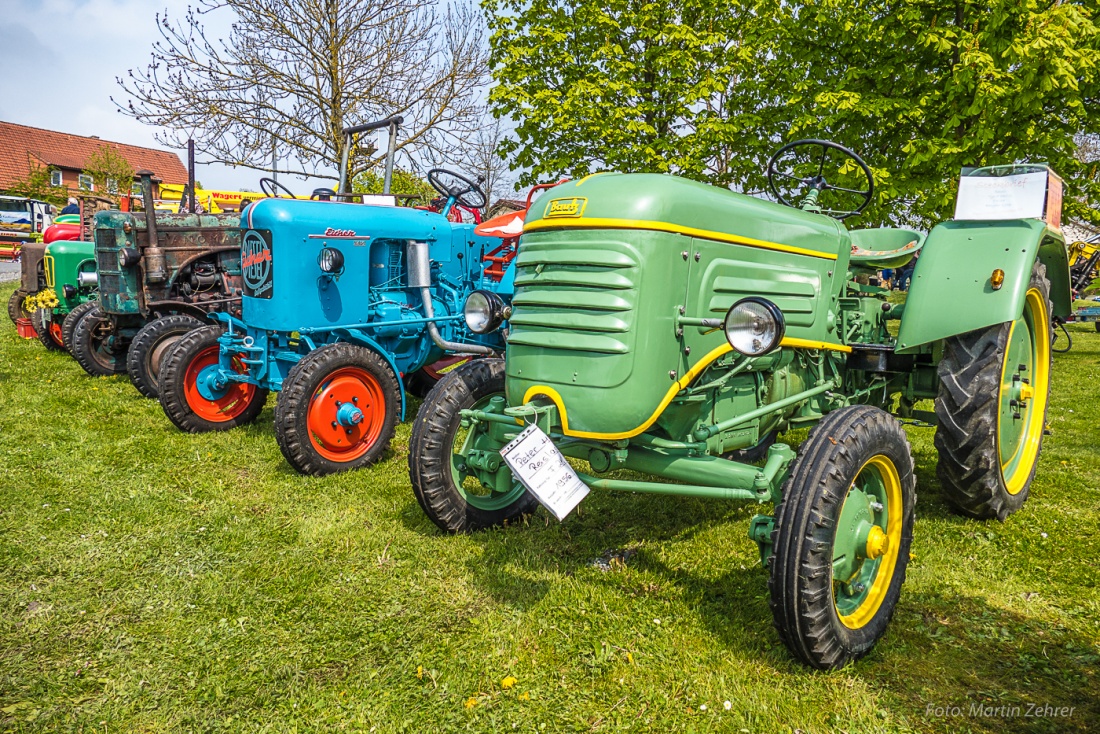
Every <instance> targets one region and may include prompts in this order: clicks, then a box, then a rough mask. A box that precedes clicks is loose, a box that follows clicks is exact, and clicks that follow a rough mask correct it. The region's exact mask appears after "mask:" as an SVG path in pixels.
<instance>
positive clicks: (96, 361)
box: [69, 304, 126, 377]
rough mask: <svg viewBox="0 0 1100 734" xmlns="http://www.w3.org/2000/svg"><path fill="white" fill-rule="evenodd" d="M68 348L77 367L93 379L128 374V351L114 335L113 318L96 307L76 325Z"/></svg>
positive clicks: (89, 310) (85, 314)
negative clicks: (81, 368)
mask: <svg viewBox="0 0 1100 734" xmlns="http://www.w3.org/2000/svg"><path fill="white" fill-rule="evenodd" d="M69 349H70V351H71V352H72V354H73V357H75V358H76V361H77V364H79V365H80V366H81V367H83V368H84V371H85V372H87V373H88V374H89V375H91V376H92V377H103V376H106V375H117V374H120V373H122V372H125V371H126V348H125V346H123V345H122V344H120V342H119V341H118V337H117V335H115V334H114V327H113V325H112V324H111V319H110V317H108V316H107V314H105V313H104V312H103V309H101V308H100V307H99V305H98V304H96V305H95V306H94V307H93V308H90V309H88V311H87V312H86V313H84V315H83V316H81V317H80V321H78V322H77V323H76V324H75V325H74V326H73V338H72V343H71V344H70V345H69Z"/></svg>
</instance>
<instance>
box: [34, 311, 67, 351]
mask: <svg viewBox="0 0 1100 734" xmlns="http://www.w3.org/2000/svg"><path fill="white" fill-rule="evenodd" d="M31 323H33V324H34V330H35V331H36V332H38V341H40V342H42V346H44V347H45V348H46V349H48V350H50V351H51V352H64V351H65V338H64V336H62V332H61V322H58V321H55V320H54V313H53V309H50V308H40V309H38V310H37V311H35V312H34V314H33V315H32V316H31Z"/></svg>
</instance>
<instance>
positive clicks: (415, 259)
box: [405, 240, 493, 355]
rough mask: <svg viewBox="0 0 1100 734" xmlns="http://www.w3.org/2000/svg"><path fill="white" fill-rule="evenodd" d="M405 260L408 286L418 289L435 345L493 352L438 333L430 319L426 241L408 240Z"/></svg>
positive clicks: (451, 349) (467, 351)
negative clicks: (447, 338) (449, 339)
mask: <svg viewBox="0 0 1100 734" xmlns="http://www.w3.org/2000/svg"><path fill="white" fill-rule="evenodd" d="M405 260H406V263H407V265H408V268H409V287H410V288H417V289H419V291H420V299H421V300H422V301H423V302H424V316H425V317H426V318H428V319H429V321H428V336H430V337H431V338H432V341H433V342H435V345H436V346H437V347H439V348H440V349H443V350H446V351H448V352H456V353H458V354H486V355H488V354H493V350H492V348H491V347H486V346H482V345H481V344H461V343H459V342H449V341H447V340H446V339H444V338H443V335H442V334H440V333H439V328H438V327H437V326H436V325H435V321H432V320H431V319H434V318H435V311H434V309H433V308H432V293H431V287H432V261H431V259H430V258H429V256H428V243H427V242H413V241H411V240H410V241H409V245H408V249H407V250H406V258H405Z"/></svg>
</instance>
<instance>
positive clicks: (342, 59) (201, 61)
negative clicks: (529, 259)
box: [115, 0, 487, 178]
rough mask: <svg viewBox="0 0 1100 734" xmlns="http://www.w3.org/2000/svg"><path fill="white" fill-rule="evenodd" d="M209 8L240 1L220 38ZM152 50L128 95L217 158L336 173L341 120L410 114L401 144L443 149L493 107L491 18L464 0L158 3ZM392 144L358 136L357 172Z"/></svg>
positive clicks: (154, 119)
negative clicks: (176, 11) (276, 158)
mask: <svg viewBox="0 0 1100 734" xmlns="http://www.w3.org/2000/svg"><path fill="white" fill-rule="evenodd" d="M212 13H232V14H234V16H235V17H234V20H233V23H232V26H231V30H230V32H229V33H228V37H227V38H224V39H223V38H213V37H212V36H213V32H208V30H207V21H208V20H210V21H211V23H210V25H214V24H213V20H214V18H215V16H212V15H211V14H212ZM157 22H158V27H159V30H160V34H161V39H160V40H158V41H156V42H155V43H154V44H153V51H152V62H151V63H150V64H149V65H148V66H147V67H146V68H145V69H144V70H137V71H135V70H133V69H131V70H130V72H129V74H128V76H127V77H126V78H120V79H118V83H119V85H120V86H121V87H122V89H123V90H124V91H125V93H126V95H127V97H128V98H127V99H125V100H124V101H123V102H119V101H118V100H115V103H116V104H117V105H118V106H119V108H120V109H121V110H122V111H123V112H124V113H125V114H128V115H130V116H132V117H134V118H136V119H138V120H141V121H142V122H145V123H148V124H150V125H156V126H159V127H162V128H164V129H165V132H163V133H160V134H159V135H158V139H159V140H160V142H162V143H163V144H165V145H169V146H172V147H182V145H183V144H184V143H185V141H186V140H187V138H188V137H193V138H194V139H195V143H196V148H197V150H199V151H200V153H202V154H203V155H205V156H206V157H208V158H209V159H210V160H212V161H216V162H219V163H227V164H230V165H236V166H244V167H247V168H254V169H258V170H263V169H265V168H268V167H269V161H270V160H271V157H272V151H273V148H274V149H277V150H278V151H279V155H280V158H281V167H282V166H286V170H287V171H288V172H289V173H294V174H298V175H302V176H319V177H322V178H335V177H336V175H335V173H334V171H335V169H336V168H338V166H339V162H340V158H341V152H342V148H341V146H342V145H343V140H342V135H341V130H342V128H343V127H345V126H348V125H353V124H357V123H362V122H369V121H371V120H375V119H380V118H383V117H388V116H390V115H396V114H400V115H403V116H404V118H405V121H404V123H403V125H402V127H401V129H400V130H399V131H398V138H397V147H398V149H399V150H400V151H402V152H403V153H404V154H405V155H408V156H412V157H413V159H414V160H415V158H416V155H417V153H416V151H421V150H423V151H425V152H427V153H428V154H429V157H431V158H442V157H446V156H448V155H449V154H452V153H453V152H454V151H455V150H456V149H458V148H459V145H460V143H461V142H462V140H463V139H464V138H466V137H468V136H469V134H470V133H471V132H472V131H474V130H475V129H477V128H478V126H479V125H480V124H481V123H482V120H483V105H482V103H481V102H480V98H481V95H480V94H479V91H480V89H479V88H481V87H482V86H483V85H484V84H485V83H486V81H487V55H486V44H485V31H484V20H483V19H482V17H481V15H480V13H479V11H478V9H477V8H476V7H474V6H473V5H471V4H468V3H467V2H464V1H463V0H458V1H449V0H197V2H196V4H195V5H189V6H188V8H187V11H186V13H185V14H184V16H183V19H182V20H175V21H173V20H170V19H169V18H168V16H167V14H165V15H160V14H158V15H157ZM383 154H384V147H382V146H374V145H373V144H372V142H371V141H370V140H364V142H363V144H362V145H359V144H355V145H353V149H352V155H351V163H350V168H351V171H350V174H351V177H352V178H354V177H355V176H356V175H358V174H360V173H362V172H364V171H366V170H369V169H371V168H372V167H373V166H375V165H376V164H377V163H378V162H379V161H380V160H381V158H382V156H383Z"/></svg>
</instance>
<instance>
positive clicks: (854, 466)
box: [768, 405, 916, 670]
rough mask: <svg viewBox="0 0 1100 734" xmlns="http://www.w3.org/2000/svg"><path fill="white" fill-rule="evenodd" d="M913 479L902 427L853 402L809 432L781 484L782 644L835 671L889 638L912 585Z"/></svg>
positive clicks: (777, 574)
mask: <svg viewBox="0 0 1100 734" xmlns="http://www.w3.org/2000/svg"><path fill="white" fill-rule="evenodd" d="M915 505H916V480H915V478H914V476H913V457H912V455H911V453H910V450H909V442H908V440H907V439H906V436H905V431H904V430H902V427H901V424H899V423H898V422H897V420H896V419H894V418H893V417H892V416H891V415H889V414H888V413H886V412H885V411H883V410H880V409H878V408H873V407H870V406H867V405H856V406H852V407H848V408H841V409H840V410H836V411H834V412H832V413H829V414H828V415H827V416H825V418H824V419H822V421H821V422H820V423H818V425H817V426H816V427H815V428H814V429H813V430H812V431H811V432H810V436H809V438H808V439H807V440H806V442H805V443H804V444H802V447H801V449H800V450H799V452H798V458H797V459H796V460H795V462H794V466H793V467H792V468H791V475H790V478H789V479H788V480H787V482H786V483H785V485H784V487H783V498H782V500H781V501H780V503H779V505H778V506H777V507H776V518H775V530H774V531H773V533H772V548H773V552H774V555H773V556H772V557H771V559H770V561H769V577H768V590H769V592H770V596H771V602H770V603H771V610H772V616H773V618H774V620H775V627H776V629H777V630H778V631H779V637H780V638H781V639H782V640H783V643H784V644H785V645H786V646H787V648H788V649H789V650H790V651H791V652H792V653H793V654H794V655H795V657H797V658H799V659H800V660H802V661H803V662H804V663H806V664H807V665H810V666H813V667H814V668H818V669H821V670H832V669H834V668H839V667H842V666H844V665H845V664H847V663H848V662H849V661H851V660H855V659H857V658H859V657H861V656H863V655H865V654H866V653H867V652H869V651H870V650H871V648H872V647H873V646H874V644H875V642H876V641H877V640H878V639H879V638H880V637H882V635H883V634H884V633H885V632H886V627H887V625H888V624H889V622H890V618H891V617H892V616H893V614H894V607H895V605H896V604H897V602H898V598H899V597H900V595H901V586H902V584H903V583H904V582H905V570H906V567H907V566H908V563H909V545H910V543H911V542H912V539H913V514H914V512H913V511H914V507H915Z"/></svg>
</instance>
